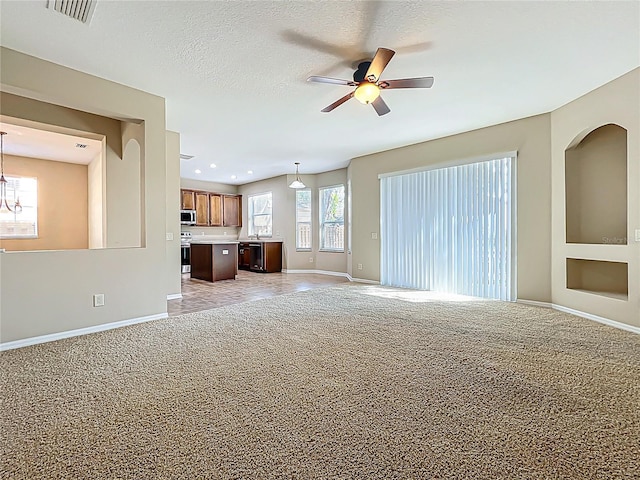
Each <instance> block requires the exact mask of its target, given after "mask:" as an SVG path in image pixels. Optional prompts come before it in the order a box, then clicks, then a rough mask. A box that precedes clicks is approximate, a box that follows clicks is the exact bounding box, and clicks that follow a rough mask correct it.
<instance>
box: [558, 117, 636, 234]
mask: <svg viewBox="0 0 640 480" xmlns="http://www.w3.org/2000/svg"><path fill="white" fill-rule="evenodd" d="M565 201H566V203H565V208H566V242H567V243H583V244H611V245H626V244H627V242H628V239H627V131H626V130H625V129H624V128H622V127H620V126H618V125H614V124H609V125H604V126H602V127H599V128H597V129H595V130H593V131H591V132H590V133H589V134H588V135H587V136H586V137H584V138H583V139H582V140H581V141H580V143H578V144H577V145H575V146H571V147H569V148H567V149H566V150H565Z"/></svg>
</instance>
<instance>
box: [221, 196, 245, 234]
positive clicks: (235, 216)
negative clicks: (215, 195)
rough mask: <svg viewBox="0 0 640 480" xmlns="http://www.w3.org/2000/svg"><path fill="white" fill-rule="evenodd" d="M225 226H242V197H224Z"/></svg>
mask: <svg viewBox="0 0 640 480" xmlns="http://www.w3.org/2000/svg"><path fill="white" fill-rule="evenodd" d="M222 199H223V209H222V211H223V218H224V221H223V224H224V226H225V227H241V226H242V195H223V196H222Z"/></svg>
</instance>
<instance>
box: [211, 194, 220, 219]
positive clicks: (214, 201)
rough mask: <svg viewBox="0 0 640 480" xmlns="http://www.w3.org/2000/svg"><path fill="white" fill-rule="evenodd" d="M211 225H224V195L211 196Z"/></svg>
mask: <svg viewBox="0 0 640 480" xmlns="http://www.w3.org/2000/svg"><path fill="white" fill-rule="evenodd" d="M209 225H210V226H212V227H219V226H221V225H222V195H220V194H218V193H210V194H209Z"/></svg>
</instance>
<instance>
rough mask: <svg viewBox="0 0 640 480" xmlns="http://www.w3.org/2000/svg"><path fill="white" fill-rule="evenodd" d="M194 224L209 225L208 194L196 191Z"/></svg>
mask: <svg viewBox="0 0 640 480" xmlns="http://www.w3.org/2000/svg"><path fill="white" fill-rule="evenodd" d="M195 196H196V225H199V226H203V227H206V226H208V225H209V194H208V193H207V192H196V195H195Z"/></svg>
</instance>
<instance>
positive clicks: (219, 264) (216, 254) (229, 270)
mask: <svg viewBox="0 0 640 480" xmlns="http://www.w3.org/2000/svg"><path fill="white" fill-rule="evenodd" d="M237 274H238V244H237V243H193V242H192V243H191V278H197V279H199V280H206V281H208V282H217V281H218V280H235V278H236V275H237Z"/></svg>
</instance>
